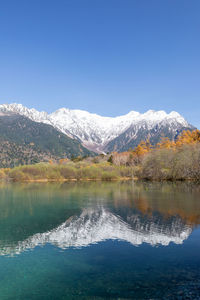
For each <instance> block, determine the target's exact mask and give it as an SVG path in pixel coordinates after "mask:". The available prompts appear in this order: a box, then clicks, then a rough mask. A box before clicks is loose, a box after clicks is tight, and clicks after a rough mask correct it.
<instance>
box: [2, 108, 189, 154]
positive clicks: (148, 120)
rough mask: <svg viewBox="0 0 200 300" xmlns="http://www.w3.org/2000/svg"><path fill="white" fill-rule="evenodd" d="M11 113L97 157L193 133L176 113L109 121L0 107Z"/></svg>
mask: <svg viewBox="0 0 200 300" xmlns="http://www.w3.org/2000/svg"><path fill="white" fill-rule="evenodd" d="M10 113H14V114H19V115H22V116H25V117H27V118H29V119H30V120H32V121H34V122H38V123H44V124H48V125H51V126H53V127H54V128H55V129H56V130H58V131H60V132H62V133H63V134H65V135H67V136H68V137H70V138H72V139H75V140H78V141H79V142H81V143H82V145H83V146H84V147H86V148H88V149H90V150H93V151H95V152H97V153H98V152H107V151H108V152H111V151H126V150H128V149H129V148H131V147H135V146H137V145H138V144H139V142H140V141H141V140H145V139H147V138H149V140H150V142H151V143H152V144H155V143H157V142H158V141H159V140H160V138H161V136H166V137H169V138H170V139H175V138H176V137H177V135H178V134H179V133H181V132H182V131H183V130H185V129H186V130H187V129H189V130H192V129H194V127H193V126H192V125H190V124H189V123H188V122H187V121H186V120H185V119H184V118H183V117H182V116H181V115H180V114H179V113H177V112H171V113H169V114H167V113H166V112H164V111H153V110H149V111H147V112H146V113H144V114H140V113H139V112H135V111H131V112H129V113H128V114H126V115H123V116H119V117H115V118H111V117H102V116H99V115H96V114H91V113H89V112H87V111H82V110H70V109H66V108H61V109H59V110H57V111H55V112H53V113H51V114H47V113H46V112H39V111H37V110H35V109H28V108H26V107H24V106H22V105H21V104H16V103H14V104H3V105H0V114H3V115H5V114H10Z"/></svg>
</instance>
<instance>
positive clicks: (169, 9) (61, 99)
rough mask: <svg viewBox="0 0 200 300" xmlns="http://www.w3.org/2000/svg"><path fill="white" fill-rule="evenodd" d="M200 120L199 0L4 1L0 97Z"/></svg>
mask: <svg viewBox="0 0 200 300" xmlns="http://www.w3.org/2000/svg"><path fill="white" fill-rule="evenodd" d="M14 101H15V102H18V103H22V104H24V105H26V106H28V107H35V108H36V109H39V110H46V111H48V112H51V111H54V110H56V109H58V108H60V107H68V108H79V109H85V110H88V111H90V112H96V113H98V114H102V115H108V116H116V115H121V114H125V113H127V112H129V111H130V110H136V111H140V112H144V111H146V110H148V109H155V110H160V109H163V110H166V111H167V112H169V111H171V110H176V111H178V112H180V113H181V114H183V115H184V116H185V117H186V119H187V120H188V121H189V122H190V123H192V124H194V125H196V126H198V127H200V1H199V0H187V1H186V0H165V1H164V0H54V1H53V0H24V1H22V0H17V1H16V0H13V1H11V0H0V103H10V102H14Z"/></svg>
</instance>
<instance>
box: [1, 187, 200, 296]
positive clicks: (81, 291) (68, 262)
mask: <svg viewBox="0 0 200 300" xmlns="http://www.w3.org/2000/svg"><path fill="white" fill-rule="evenodd" d="M199 224H200V187H199V185H195V184H184V183H179V184H169V183H165V184H147V183H132V182H130V183H127V182H126V183H66V184H26V185H25V184H11V185H7V186H6V185H2V186H0V299H20V300H24V299H26V300H27V299H200V228H199Z"/></svg>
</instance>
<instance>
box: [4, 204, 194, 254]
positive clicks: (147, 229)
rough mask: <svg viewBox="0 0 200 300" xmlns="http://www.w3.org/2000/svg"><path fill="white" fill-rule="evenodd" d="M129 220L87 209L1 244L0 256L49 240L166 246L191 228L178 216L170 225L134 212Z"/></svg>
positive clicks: (61, 244)
mask: <svg viewBox="0 0 200 300" xmlns="http://www.w3.org/2000/svg"><path fill="white" fill-rule="evenodd" d="M128 219H129V220H130V223H128V222H126V221H124V220H123V219H122V218H121V217H120V216H118V215H116V214H114V213H112V212H110V211H108V210H106V209H105V208H104V207H101V206H100V207H98V208H95V209H93V208H88V209H84V210H83V211H82V213H81V214H80V215H79V216H71V217H70V218H69V219H68V220H67V221H66V222H64V223H63V224H61V225H60V226H58V227H57V228H55V229H53V230H51V231H48V232H44V233H37V234H35V235H33V236H30V237H29V238H27V239H26V240H24V241H19V242H18V243H17V244H13V245H10V246H3V245H1V241H0V255H13V254H20V253H21V252H23V251H26V250H28V249H34V248H35V247H36V246H44V245H45V244H47V243H50V244H52V245H55V246H57V247H59V248H61V249H67V248H69V247H75V248H77V247H78V248H81V247H87V246H89V245H91V244H96V243H99V242H103V241H106V240H120V241H126V242H128V243H130V244H132V245H134V246H138V245H141V244H142V243H148V244H150V245H152V246H155V245H158V244H160V245H163V246H167V245H169V243H170V242H173V243H175V244H182V243H183V241H184V240H185V239H187V238H188V236H189V235H190V234H191V231H192V228H191V227H189V226H187V225H186V224H184V223H183V222H182V221H181V219H179V218H176V219H174V220H172V221H171V223H170V224H168V225H167V224H166V223H163V224H162V223H157V222H156V219H155V220H154V219H151V220H149V222H148V223H144V220H143V219H141V217H140V216H139V215H137V214H136V215H131V216H129V218H128Z"/></svg>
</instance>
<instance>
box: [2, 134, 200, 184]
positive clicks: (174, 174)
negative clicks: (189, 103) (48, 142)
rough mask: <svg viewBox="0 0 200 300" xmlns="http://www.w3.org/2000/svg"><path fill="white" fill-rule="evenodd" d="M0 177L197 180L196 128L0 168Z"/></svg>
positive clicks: (199, 138)
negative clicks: (172, 136)
mask: <svg viewBox="0 0 200 300" xmlns="http://www.w3.org/2000/svg"><path fill="white" fill-rule="evenodd" d="M0 180H2V181H11V182H48V181H63V182H64V181H114V180H151V181H166V180H168V181H177V180H194V181H199V180H200V131H199V130H194V131H189V130H188V131H183V132H182V134H181V135H179V137H178V138H177V139H176V140H175V141H171V140H169V138H165V137H163V138H162V139H161V141H160V142H158V143H157V144H156V145H155V146H152V145H151V143H150V141H149V140H147V141H142V142H140V144H139V145H138V146H137V147H136V148H134V149H130V150H129V151H126V152H121V153H117V152H112V153H109V154H106V155H104V154H100V155H98V156H95V157H80V156H79V157H75V158H71V159H68V158H63V159H61V160H59V161H49V162H40V163H37V164H34V165H21V166H16V167H14V168H1V169H0Z"/></svg>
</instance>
